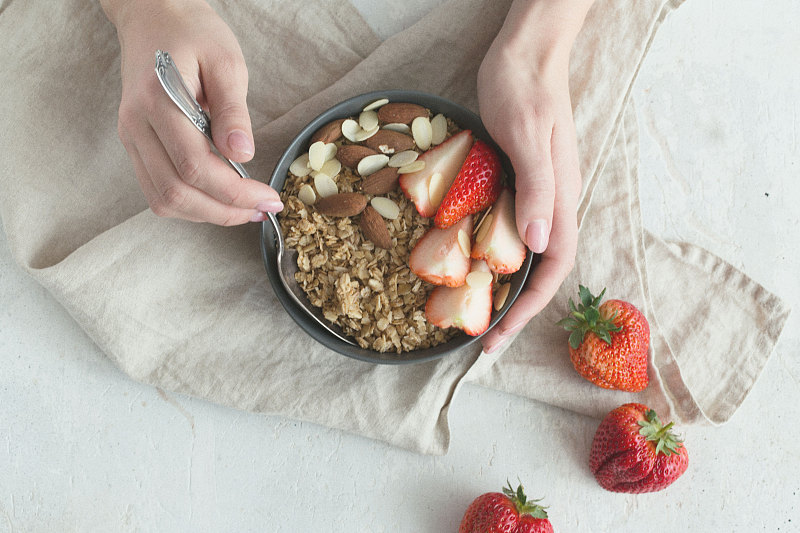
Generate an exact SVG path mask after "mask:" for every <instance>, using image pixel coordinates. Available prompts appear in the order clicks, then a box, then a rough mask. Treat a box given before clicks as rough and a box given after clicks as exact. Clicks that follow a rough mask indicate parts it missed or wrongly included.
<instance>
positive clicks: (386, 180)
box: [361, 167, 400, 194]
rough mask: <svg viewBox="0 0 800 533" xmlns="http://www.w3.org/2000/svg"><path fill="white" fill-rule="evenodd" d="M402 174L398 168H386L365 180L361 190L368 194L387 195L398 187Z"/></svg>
mask: <svg viewBox="0 0 800 533" xmlns="http://www.w3.org/2000/svg"><path fill="white" fill-rule="evenodd" d="M399 179H400V174H398V173H397V169H396V168H392V167H384V168H382V169H380V170H379V171H377V172H374V173H372V174H370V175H369V176H367V177H366V178H364V180H363V181H362V182H361V190H362V191H364V192H365V193H367V194H386V193H387V192H389V191H393V190H394V189H395V187H397V182H398V180H399Z"/></svg>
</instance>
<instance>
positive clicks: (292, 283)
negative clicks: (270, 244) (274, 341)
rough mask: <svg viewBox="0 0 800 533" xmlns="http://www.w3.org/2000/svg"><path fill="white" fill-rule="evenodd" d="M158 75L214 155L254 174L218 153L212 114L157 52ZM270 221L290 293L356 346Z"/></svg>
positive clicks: (274, 220)
mask: <svg viewBox="0 0 800 533" xmlns="http://www.w3.org/2000/svg"><path fill="white" fill-rule="evenodd" d="M156 76H158V81H160V82H161V86H162V87H164V90H165V91H166V92H167V94H168V95H169V97H170V98H171V99H172V101H173V102H175V105H177V106H178V107H179V108H180V110H181V111H183V113H184V114H185V115H186V116H187V117H189V120H191V121H192V123H193V124H194V125H195V126H197V129H198V130H200V131H201V132H203V135H205V136H206V138H207V139H208V142H209V143H210V144H211V148H212V149H213V150H214V152H215V153H216V154H217V155H219V156H220V157H222V158H223V159H225V160H226V161H227V162H228V163H229V164H230V166H231V167H233V169H234V170H235V171H236V172H237V173H238V174H239V175H240V176H241V177H242V178H247V179H249V178H250V175H249V174H248V173H247V171H246V170H245V169H244V167H243V166H242V165H241V164H240V163H237V162H236V161H231V160H230V159H228V158H226V157H223V156H222V155H221V154H220V153H219V150H217V147H216V146H215V145H214V140H213V139H212V138H211V119H209V117H208V114H207V113H206V112H205V111H204V110H203V108H202V107H200V104H199V103H197V100H195V98H194V96H192V93H190V92H189V89H188V88H187V87H186V83H184V81H183V77H181V73H180V72H179V71H178V68H177V67H176V66H175V63H174V62H173V61H172V57H170V55H169V54H168V53H167V52H164V51H162V50H156ZM267 220H269V221H270V223H271V224H272V227H273V229H274V231H275V235H276V237H277V246H276V250H277V262H278V274H279V276H280V278H281V283H282V284H283V286H284V287H285V288H286V292H288V293H289V295H290V296H291V297H292V299H293V300H294V301H295V302H296V303H297V305H299V306H300V308H302V309H303V310H304V311H305V312H306V313H308V315H309V316H311V317H312V318H313V319H314V320H316V321H317V322H318V323H319V324H320V325H321V326H322V327H323V328H325V329H326V330H328V331H329V332H330V333H331V334H332V335H334V336H336V337H337V338H339V339H341V340H343V341H344V342H346V343H348V344H353V345H355V343H354V342H353V341H352V340H350V339H349V338H348V337H347V335H345V333H344V331H342V330H341V329H340V328H338V327H337V326H334V325H333V324H331V323H330V322H328V321H327V320H325V318H324V316H323V315H322V311H321V310H320V309H319V308H317V307H314V306H313V305H311V303H310V302H309V301H308V297H307V296H306V295H305V293H304V292H303V290H302V289H301V288H300V286H299V285H298V284H297V281H296V280H295V278H294V274H295V272H297V251H296V250H293V249H292V250H288V251H287V250H286V248H285V245H284V242H283V233H281V227H280V225H279V224H278V219H277V218H276V217H275V214H274V213H267Z"/></svg>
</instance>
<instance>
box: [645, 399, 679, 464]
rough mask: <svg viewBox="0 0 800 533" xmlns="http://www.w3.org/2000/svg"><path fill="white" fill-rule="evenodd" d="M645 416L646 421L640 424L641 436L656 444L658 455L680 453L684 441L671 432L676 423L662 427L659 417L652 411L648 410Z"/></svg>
mask: <svg viewBox="0 0 800 533" xmlns="http://www.w3.org/2000/svg"><path fill="white" fill-rule="evenodd" d="M644 416H645V419H644V420H640V421H639V422H638V424H639V426H640V427H641V429H640V430H639V434H640V435H642V436H643V437H645V438H646V439H647V440H649V441H651V442H655V443H656V453H663V454H664V455H672V454H676V453H678V449H679V448H680V447H681V446H683V444H682V443H683V439H681V438H680V437H678V436H677V435H675V433H673V432H672V431H671V430H672V426H673V425H674V422H670V423H669V424H667V425H666V426H662V425H661V421H660V420H659V419H658V415H657V414H656V412H655V411H654V410H652V409H648V410H647V411H646V412H645V414H644Z"/></svg>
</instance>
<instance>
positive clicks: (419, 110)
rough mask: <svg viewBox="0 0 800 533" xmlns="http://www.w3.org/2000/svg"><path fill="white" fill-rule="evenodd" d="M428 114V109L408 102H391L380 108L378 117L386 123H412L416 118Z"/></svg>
mask: <svg viewBox="0 0 800 533" xmlns="http://www.w3.org/2000/svg"><path fill="white" fill-rule="evenodd" d="M427 116H428V110H427V109H425V108H424V107H422V106H421V105H417V104H411V103H408V102H391V103H389V104H386V105H384V106H383V107H381V108H380V109H378V119H379V120H380V121H381V122H384V123H392V122H395V123H397V122H399V123H401V124H411V121H412V120H414V119H415V118H417V117H427Z"/></svg>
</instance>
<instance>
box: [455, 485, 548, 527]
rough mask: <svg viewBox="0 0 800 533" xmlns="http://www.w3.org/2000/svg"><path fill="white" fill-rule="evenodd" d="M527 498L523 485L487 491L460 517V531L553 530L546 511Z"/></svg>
mask: <svg viewBox="0 0 800 533" xmlns="http://www.w3.org/2000/svg"><path fill="white" fill-rule="evenodd" d="M539 501H541V500H533V501H530V502H529V501H528V499H527V498H526V496H525V492H524V491H523V489H522V485H520V486H519V487H518V488H517V490H516V492H515V491H514V489H512V488H511V484H510V483H509V485H508V487H505V488H504V489H503V492H502V494H501V493H499V492H487V493H486V494H482V495H481V496H478V497H477V498H475V500H473V502H472V503H471V504H469V507H467V510H466V512H465V513H464V518H462V519H461V525H460V526H459V527H458V533H553V526H552V524H550V520H548V519H547V511H545V508H544V507H542V506H541V505H538V504H537V502H539Z"/></svg>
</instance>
